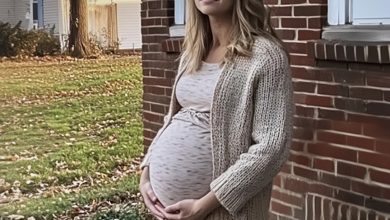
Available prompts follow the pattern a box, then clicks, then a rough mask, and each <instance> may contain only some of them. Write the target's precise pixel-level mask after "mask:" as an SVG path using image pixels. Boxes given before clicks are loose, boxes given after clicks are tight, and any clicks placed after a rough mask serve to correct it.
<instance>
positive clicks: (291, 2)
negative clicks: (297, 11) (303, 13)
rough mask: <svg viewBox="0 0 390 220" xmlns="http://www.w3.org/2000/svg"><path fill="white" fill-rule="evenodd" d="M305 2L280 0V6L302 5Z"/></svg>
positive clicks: (301, 0) (302, 0) (300, 0)
mask: <svg viewBox="0 0 390 220" xmlns="http://www.w3.org/2000/svg"><path fill="white" fill-rule="evenodd" d="M303 3H306V0H281V4H289V5H290V4H303Z"/></svg>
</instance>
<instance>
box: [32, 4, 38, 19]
mask: <svg viewBox="0 0 390 220" xmlns="http://www.w3.org/2000/svg"><path fill="white" fill-rule="evenodd" d="M33 20H38V3H33Z"/></svg>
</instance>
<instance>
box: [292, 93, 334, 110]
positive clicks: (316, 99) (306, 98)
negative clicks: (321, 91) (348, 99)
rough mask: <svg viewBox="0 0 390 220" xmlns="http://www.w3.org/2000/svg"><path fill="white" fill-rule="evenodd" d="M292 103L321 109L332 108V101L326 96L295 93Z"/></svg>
mask: <svg viewBox="0 0 390 220" xmlns="http://www.w3.org/2000/svg"><path fill="white" fill-rule="evenodd" d="M294 101H295V102H296V103H299V104H306V105H312V106H322V107H333V99H332V98H331V97H327V96H316V95H307V94H297V93H295V94H294Z"/></svg>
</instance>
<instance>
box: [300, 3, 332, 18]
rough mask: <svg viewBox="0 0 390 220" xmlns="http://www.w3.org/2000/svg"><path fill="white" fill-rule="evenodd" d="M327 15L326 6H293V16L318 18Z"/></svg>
mask: <svg viewBox="0 0 390 220" xmlns="http://www.w3.org/2000/svg"><path fill="white" fill-rule="evenodd" d="M326 14H327V6H326V5H302V6H294V16H320V15H326Z"/></svg>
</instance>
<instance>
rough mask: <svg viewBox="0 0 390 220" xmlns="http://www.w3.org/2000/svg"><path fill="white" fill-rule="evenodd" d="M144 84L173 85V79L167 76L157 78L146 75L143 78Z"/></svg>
mask: <svg viewBox="0 0 390 220" xmlns="http://www.w3.org/2000/svg"><path fill="white" fill-rule="evenodd" d="M143 83H144V85H156V86H167V87H168V86H171V85H172V79H167V78H160V77H159V78H156V77H144V78H143Z"/></svg>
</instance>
